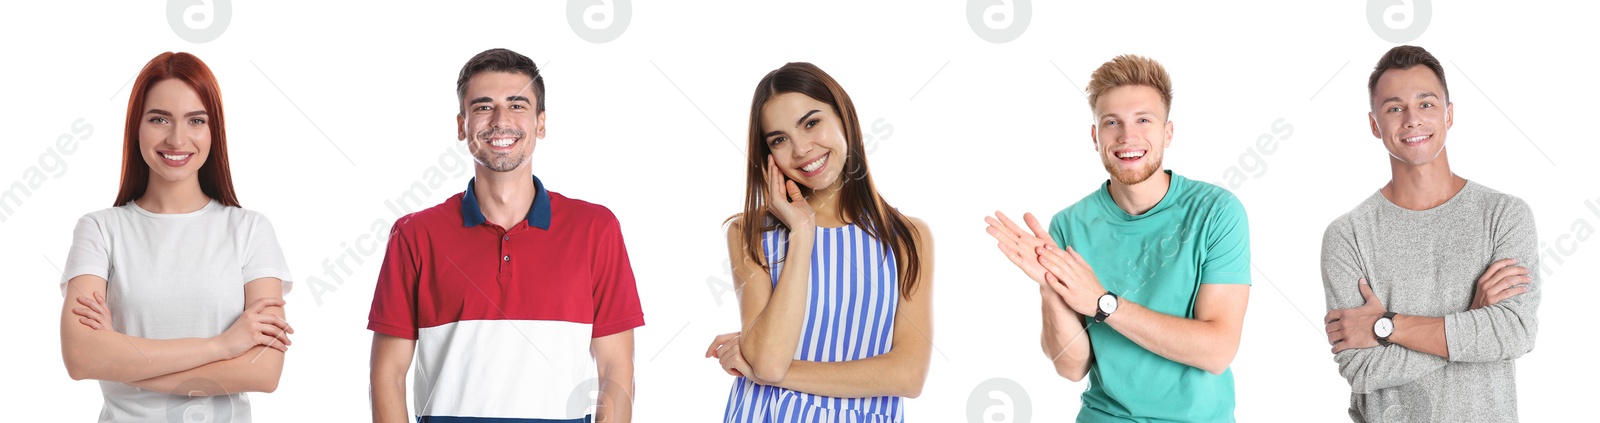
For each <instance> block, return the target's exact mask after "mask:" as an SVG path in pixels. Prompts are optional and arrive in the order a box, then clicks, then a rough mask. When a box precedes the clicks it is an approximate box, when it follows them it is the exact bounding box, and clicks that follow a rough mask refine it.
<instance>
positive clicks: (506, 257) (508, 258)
mask: <svg viewBox="0 0 1600 423" xmlns="http://www.w3.org/2000/svg"><path fill="white" fill-rule="evenodd" d="M500 259H501V260H505V261H511V256H501V257H500Z"/></svg>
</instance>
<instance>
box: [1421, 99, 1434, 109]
mask: <svg viewBox="0 0 1600 423" xmlns="http://www.w3.org/2000/svg"><path fill="white" fill-rule="evenodd" d="M1422 108H1424V109H1432V108H1433V102H1431V101H1425V102H1423V103H1422Z"/></svg>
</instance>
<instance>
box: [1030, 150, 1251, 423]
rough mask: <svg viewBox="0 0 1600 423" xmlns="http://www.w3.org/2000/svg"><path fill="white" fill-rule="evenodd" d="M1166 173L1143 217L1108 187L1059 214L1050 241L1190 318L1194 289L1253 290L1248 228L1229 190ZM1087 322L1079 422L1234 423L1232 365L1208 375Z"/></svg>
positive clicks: (1105, 281)
mask: <svg viewBox="0 0 1600 423" xmlns="http://www.w3.org/2000/svg"><path fill="white" fill-rule="evenodd" d="M1166 172H1167V174H1168V175H1171V176H1172V184H1171V186H1169V187H1168V188H1167V195H1166V196H1165V197H1163V198H1162V199H1161V202H1159V203H1157V204H1156V206H1155V207H1154V208H1151V209H1150V210H1149V211H1147V212H1145V213H1144V214H1141V215H1138V216H1134V215H1130V214H1128V213H1127V212H1125V211H1123V210H1122V209H1120V208H1117V205H1116V203H1114V202H1112V200H1111V193H1110V191H1109V184H1110V182H1109V181H1107V183H1106V184H1103V185H1101V186H1100V189H1099V190H1096V191H1095V192H1094V193H1092V194H1089V196H1087V197H1084V198H1083V199H1082V200H1079V201H1078V202H1077V203H1075V204H1073V205H1072V206H1070V207H1067V208H1066V209H1065V210H1062V211H1061V212H1060V213H1056V215H1055V218H1053V219H1051V221H1050V237H1051V238H1054V239H1055V241H1056V243H1057V244H1059V245H1061V246H1062V247H1063V248H1065V247H1067V246H1071V247H1072V248H1073V249H1076V250H1077V251H1078V253H1079V254H1081V255H1083V259H1084V260H1085V261H1087V262H1088V263H1089V266H1090V267H1091V268H1093V269H1094V273H1095V276H1097V277H1099V278H1100V283H1101V284H1102V285H1105V288H1106V289H1107V290H1109V291H1111V292H1112V293H1115V294H1117V295H1118V296H1120V297H1122V298H1123V299H1124V300H1127V301H1132V302H1134V303H1138V304H1139V305H1142V306H1144V307H1146V308H1149V309H1151V310H1155V311H1157V312H1161V313H1166V314H1168V315H1173V316H1179V317H1184V318H1190V319H1192V318H1194V305H1195V298H1196V296H1197V295H1198V294H1199V292H1200V284H1202V283H1218V284H1246V285H1248V284H1250V227H1249V224H1248V222H1247V221H1246V219H1245V213H1244V205H1243V204H1240V203H1239V199H1238V198H1236V197H1234V196H1233V193H1230V192H1228V191H1227V190H1225V189H1222V188H1220V187H1217V186H1216V185H1211V184H1208V183H1205V182H1200V181H1193V180H1190V179H1188V178H1184V177H1182V176H1178V175H1177V174H1173V173H1172V171H1170V170H1169V171H1166ZM1085 320H1087V321H1088V324H1089V329H1088V331H1089V339H1090V342H1091V344H1090V345H1091V348H1093V349H1094V365H1093V366H1091V367H1090V369H1089V389H1088V390H1087V391H1084V393H1083V408H1082V409H1080V410H1079V411H1078V421H1079V422H1123V421H1138V422H1164V421H1183V422H1218V421H1230V422H1231V421H1233V420H1234V419H1233V405H1234V403H1233V370H1232V369H1229V370H1227V371H1224V372H1222V374H1221V375H1213V374H1211V373H1208V372H1206V371H1205V370H1201V369H1199V368H1196V367H1190V366H1188V365H1185V364H1180V363H1178V362H1176V361H1172V360H1168V359H1166V358H1164V357H1161V356H1159V355H1156V354H1155V353H1152V352H1150V351H1149V350H1146V349H1144V347H1140V346H1139V345H1138V344H1135V343H1133V341H1131V340H1129V339H1128V338H1127V337H1125V336H1123V335H1122V334H1121V333H1118V332H1117V331H1116V330H1115V329H1112V328H1111V326H1110V325H1107V324H1101V323H1094V319H1093V316H1088V317H1086V318H1085Z"/></svg>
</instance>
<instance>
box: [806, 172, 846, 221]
mask: <svg viewBox="0 0 1600 423" xmlns="http://www.w3.org/2000/svg"><path fill="white" fill-rule="evenodd" d="M843 186H844V182H843V181H840V182H838V183H835V184H833V185H832V186H829V187H827V188H823V189H820V190H813V191H811V195H810V196H807V197H806V203H807V204H810V205H811V210H812V211H814V212H816V219H817V226H820V227H824V228H837V227H840V226H844V225H845V224H847V223H850V221H849V220H848V219H846V218H845V216H844V213H843V210H844V206H843V204H842V201H841V198H843V197H844V196H843V195H842V194H843V193H844V188H843Z"/></svg>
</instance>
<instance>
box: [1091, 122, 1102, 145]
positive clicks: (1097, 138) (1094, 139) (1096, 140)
mask: <svg viewBox="0 0 1600 423" xmlns="http://www.w3.org/2000/svg"><path fill="white" fill-rule="evenodd" d="M1097 129H1098V128H1096V127H1095V126H1094V125H1089V142H1091V143H1094V151H1100V133H1099V132H1098V131H1097Z"/></svg>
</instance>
